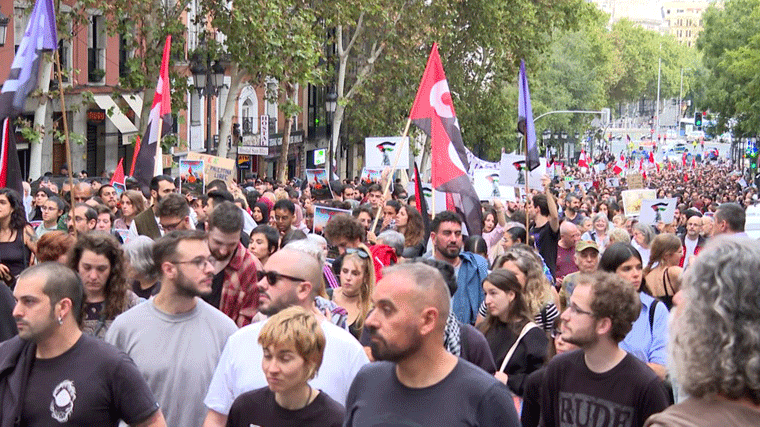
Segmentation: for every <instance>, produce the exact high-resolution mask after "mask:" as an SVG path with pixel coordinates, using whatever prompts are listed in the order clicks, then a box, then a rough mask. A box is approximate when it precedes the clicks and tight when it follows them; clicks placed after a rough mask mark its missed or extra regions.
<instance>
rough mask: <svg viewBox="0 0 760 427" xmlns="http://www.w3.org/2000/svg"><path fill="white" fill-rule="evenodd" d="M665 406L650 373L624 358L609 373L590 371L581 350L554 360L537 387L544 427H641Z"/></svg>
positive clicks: (657, 380)
mask: <svg viewBox="0 0 760 427" xmlns="http://www.w3.org/2000/svg"><path fill="white" fill-rule="evenodd" d="M667 406H668V399H667V396H666V394H665V387H664V386H663V384H662V381H661V380H660V378H659V377H657V375H656V374H655V373H654V371H653V370H652V369H650V368H649V367H648V366H646V365H645V364H644V363H643V362H641V361H640V360H638V359H636V358H635V357H633V356H631V355H630V354H626V355H625V357H624V358H623V360H621V361H620V362H619V363H618V364H617V365H616V366H615V367H614V368H612V369H610V370H609V371H607V372H603V373H596V372H592V371H591V370H590V369H589V368H588V366H587V365H586V362H585V358H584V353H583V350H576V351H573V352H570V353H564V354H561V355H559V356H556V357H555V358H554V359H552V361H551V362H550V363H549V365H548V366H547V367H546V373H545V374H544V379H543V384H542V386H541V418H542V425H543V426H544V427H550V426H551V427H576V426H577V427H580V426H584V427H641V426H643V425H644V421H646V419H647V418H648V417H649V416H650V415H652V414H656V413H658V412H660V411H662V410H664V409H665V408H667Z"/></svg>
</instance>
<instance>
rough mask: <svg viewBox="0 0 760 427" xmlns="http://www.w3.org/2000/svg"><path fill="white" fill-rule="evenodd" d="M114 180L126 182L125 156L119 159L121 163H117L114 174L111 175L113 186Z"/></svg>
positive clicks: (121, 182) (120, 182)
mask: <svg viewBox="0 0 760 427" xmlns="http://www.w3.org/2000/svg"><path fill="white" fill-rule="evenodd" d="M114 182H118V183H119V184H124V157H122V158H121V159H119V164H118V165H116V170H115V171H113V176H112V177H111V185H112V186H113V183H114Z"/></svg>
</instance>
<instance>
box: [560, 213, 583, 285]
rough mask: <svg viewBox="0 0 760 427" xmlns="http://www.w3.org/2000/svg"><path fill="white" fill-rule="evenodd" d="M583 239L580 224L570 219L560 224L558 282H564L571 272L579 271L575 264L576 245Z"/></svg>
mask: <svg viewBox="0 0 760 427" xmlns="http://www.w3.org/2000/svg"><path fill="white" fill-rule="evenodd" d="M580 240H581V232H580V230H578V226H577V225H575V224H573V223H572V222H570V221H562V224H560V226H559V242H557V274H555V275H554V277H555V278H556V279H557V284H558V285H561V284H562V279H563V278H564V277H565V276H567V275H568V274H570V273H575V272H576V271H578V266H577V265H576V264H575V261H574V257H575V245H576V244H577V243H578V242H579V241H580Z"/></svg>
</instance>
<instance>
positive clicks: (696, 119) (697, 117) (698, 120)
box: [694, 113, 702, 130]
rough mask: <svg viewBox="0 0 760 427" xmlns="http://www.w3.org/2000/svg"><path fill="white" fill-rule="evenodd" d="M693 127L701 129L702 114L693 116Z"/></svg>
mask: <svg viewBox="0 0 760 427" xmlns="http://www.w3.org/2000/svg"><path fill="white" fill-rule="evenodd" d="M694 126H696V127H697V130H700V129H702V113H695V114H694Z"/></svg>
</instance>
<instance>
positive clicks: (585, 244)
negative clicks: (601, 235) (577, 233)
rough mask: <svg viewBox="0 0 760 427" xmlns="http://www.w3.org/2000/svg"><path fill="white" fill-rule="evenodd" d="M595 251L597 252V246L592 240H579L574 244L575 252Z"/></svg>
mask: <svg viewBox="0 0 760 427" xmlns="http://www.w3.org/2000/svg"><path fill="white" fill-rule="evenodd" d="M589 248H591V249H596V251H597V252H599V245H597V244H596V242H595V241H593V240H581V241H580V242H578V243H576V244H575V252H583V251H584V250H586V249H589Z"/></svg>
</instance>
